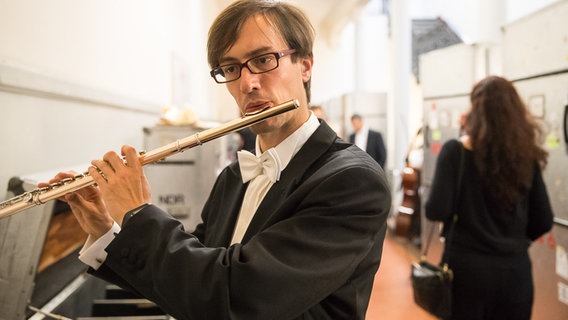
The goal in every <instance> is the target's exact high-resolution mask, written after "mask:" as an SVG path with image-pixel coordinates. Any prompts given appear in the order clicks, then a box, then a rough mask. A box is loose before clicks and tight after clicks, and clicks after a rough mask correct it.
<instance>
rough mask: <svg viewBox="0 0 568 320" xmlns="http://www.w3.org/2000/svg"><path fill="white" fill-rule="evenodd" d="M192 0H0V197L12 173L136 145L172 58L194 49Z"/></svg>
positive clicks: (161, 99) (163, 90)
mask: <svg viewBox="0 0 568 320" xmlns="http://www.w3.org/2000/svg"><path fill="white" fill-rule="evenodd" d="M191 3H192V4H191V5H188V2H186V1H181V0H178V1H174V0H170V1H149V0H148V1H138V0H124V1H118V2H117V1H111V0H101V1H73V0H53V1H37V0H0V8H1V10H0V43H1V44H2V45H1V46H0V141H1V142H2V147H3V150H4V151H3V152H2V157H1V158H0V168H2V170H1V171H0V198H1V197H4V192H3V191H1V190H5V188H6V185H7V181H8V179H9V178H10V177H12V176H21V175H29V174H30V173H35V172H39V171H42V172H43V171H48V170H55V169H64V168H69V167H74V168H75V167H76V165H80V164H87V165H88V163H89V162H90V160H92V159H94V158H100V157H102V155H103V154H104V152H106V151H107V150H110V149H112V150H119V149H120V146H121V145H123V144H132V145H134V146H136V147H138V148H141V147H142V140H143V133H142V127H144V126H152V125H154V124H155V122H156V121H158V120H159V117H160V112H161V108H162V106H164V105H167V104H170V103H171V102H172V97H173V94H172V82H173V79H174V78H173V73H172V61H173V58H172V57H173V56H174V54H181V55H186V54H187V53H188V52H190V51H191V49H192V48H194V47H191V39H190V38H191V37H190V36H187V35H185V34H183V32H181V30H194V29H197V28H196V27H193V26H192V25H191V22H192V20H190V19H187V16H188V15H189V14H190V13H193V12H195V11H194V10H192V9H194V7H192V6H193V5H197V4H199V3H200V2H198V3H195V2H193V1H192V2H191ZM197 12H201V15H202V16H205V17H207V16H208V15H203V11H202V10H197ZM173 13H176V14H177V15H176V14H173ZM183 13H185V14H183ZM197 22H198V23H199V26H200V28H203V27H202V23H201V21H197ZM173 30H180V32H173ZM183 38H185V39H186V40H187V41H183ZM196 42H197V41H196ZM204 47H205V46H204V44H198V45H197V48H200V49H196V50H204ZM195 55H198V54H195ZM187 58H191V55H190V56H189V57H187ZM200 58H201V57H200ZM199 63H200V64H206V62H205V60H204V58H203V60H202V61H200V62H199ZM191 64H192V63H191V62H188V63H187V64H186V65H184V68H186V69H183V70H181V72H183V73H186V74H192V73H191V68H190V65H191ZM177 70H180V68H178V69H177ZM191 80H192V81H193V79H191ZM195 81H197V82H200V83H204V82H203V81H202V80H195ZM203 91H204V90H203V88H201V87H199V88H197V86H196V88H195V92H191V91H190V92H191V94H190V96H191V95H192V94H195V95H197V93H199V95H202V92H203ZM206 96H207V95H206ZM203 101H204V100H199V103H204V102H203ZM204 110H209V108H204ZM85 169H86V167H85Z"/></svg>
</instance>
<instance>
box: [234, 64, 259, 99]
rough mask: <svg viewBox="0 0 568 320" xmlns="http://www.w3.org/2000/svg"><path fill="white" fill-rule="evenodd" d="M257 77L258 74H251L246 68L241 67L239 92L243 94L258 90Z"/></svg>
mask: <svg viewBox="0 0 568 320" xmlns="http://www.w3.org/2000/svg"><path fill="white" fill-rule="evenodd" d="M259 77H260V74H255V73H252V72H250V70H249V69H248V68H247V67H246V66H243V67H242V68H241V78H240V79H239V80H240V86H241V91H242V92H244V93H249V92H251V91H253V90H255V89H258V88H259Z"/></svg>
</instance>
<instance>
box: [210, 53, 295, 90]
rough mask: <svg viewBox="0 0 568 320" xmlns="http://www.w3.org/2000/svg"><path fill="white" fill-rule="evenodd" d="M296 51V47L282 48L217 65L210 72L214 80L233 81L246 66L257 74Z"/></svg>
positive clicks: (272, 67)
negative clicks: (243, 60) (281, 49)
mask: <svg viewBox="0 0 568 320" xmlns="http://www.w3.org/2000/svg"><path fill="white" fill-rule="evenodd" d="M294 52H296V49H289V50H284V51H281V52H270V53H265V54H262V55H260V56H256V57H253V58H250V59H248V60H247V61H245V62H244V63H231V64H225V65H222V66H218V67H215V68H213V70H211V72H210V74H211V77H213V79H215V82H217V83H227V82H231V81H235V80H237V79H238V78H240V77H241V70H242V69H243V68H244V67H246V68H247V69H248V70H249V71H250V73H254V74H259V73H265V72H268V71H272V70H274V69H276V68H278V66H279V65H280V64H279V62H278V61H279V60H280V58H282V57H285V56H289V55H291V54H292V53H294Z"/></svg>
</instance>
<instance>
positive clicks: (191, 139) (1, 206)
mask: <svg viewBox="0 0 568 320" xmlns="http://www.w3.org/2000/svg"><path fill="white" fill-rule="evenodd" d="M298 107H299V102H298V100H296V99H294V100H289V101H287V102H284V103H282V104H279V105H276V106H273V107H271V108H266V109H263V110H260V111H257V112H254V113H250V114H249V113H247V114H245V115H244V116H243V117H242V118H239V119H235V120H232V121H229V122H227V123H224V124H222V125H220V126H218V127H215V128H211V129H206V130H203V131H201V132H198V133H195V134H193V135H191V136H188V137H185V138H182V139H179V140H176V141H174V142H172V143H169V144H167V145H164V146H162V147H159V148H157V149H154V150H151V151H148V152H144V153H142V154H140V156H139V157H138V159H139V160H140V163H141V164H142V165H146V164H149V163H153V162H157V161H159V160H162V159H165V158H167V157H169V156H172V155H174V154H176V153H179V152H182V151H185V150H187V149H190V148H193V147H196V146H199V145H201V144H203V143H205V142H208V141H211V140H214V139H217V138H220V137H222V136H224V135H227V134H229V133H232V132H235V131H238V130H240V129H243V128H246V127H249V126H252V125H254V124H256V123H259V122H261V121H264V120H266V119H268V118H270V117H274V116H276V115H279V114H282V113H284V112H288V111H291V110H294V109H296V108H298ZM94 184H95V181H94V179H93V177H91V176H90V175H89V173H88V172H84V173H81V174H78V175H76V176H74V177H73V178H66V179H62V180H61V181H59V182H56V183H53V184H50V185H49V186H47V187H43V188H37V189H35V190H32V191H28V192H24V193H22V194H20V195H18V196H16V197H14V198H11V199H8V200H6V201H4V202H0V219H1V218H4V217H7V216H10V215H13V214H15V213H18V212H21V211H23V210H26V209H29V208H31V207H34V206H38V205H41V204H44V203H46V202H47V201H50V200H53V199H57V198H59V197H61V196H64V195H66V194H68V193H71V192H74V191H77V190H79V189H82V188H85V187H88V186H91V185H94Z"/></svg>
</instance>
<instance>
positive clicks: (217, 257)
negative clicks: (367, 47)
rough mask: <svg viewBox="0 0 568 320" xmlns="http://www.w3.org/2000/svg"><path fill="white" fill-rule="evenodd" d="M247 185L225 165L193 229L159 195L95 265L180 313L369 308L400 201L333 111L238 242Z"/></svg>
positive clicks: (313, 314) (336, 314) (330, 312)
mask: <svg viewBox="0 0 568 320" xmlns="http://www.w3.org/2000/svg"><path fill="white" fill-rule="evenodd" d="M188 178H191V177H188ZM247 185H248V184H244V185H243V183H242V180H241V174H240V171H239V167H238V164H236V163H234V164H232V165H230V166H228V167H227V168H225V169H224V171H223V172H222V173H221V174H220V176H219V177H218V179H217V181H216V183H215V185H214V187H213V190H212V192H211V195H210V197H209V199H208V201H207V203H206V204H205V207H204V209H203V213H202V217H203V223H202V224H200V225H199V226H198V227H197V229H196V230H195V231H194V232H192V233H189V232H185V231H184V230H183V227H182V225H181V224H180V223H179V222H178V221H176V220H175V219H173V218H171V217H170V216H168V214H166V213H165V212H163V211H162V210H160V209H159V208H157V207H155V206H152V205H150V206H147V207H146V208H145V209H143V210H142V211H140V212H139V213H138V214H136V215H135V216H134V217H132V218H131V219H129V220H128V221H126V222H125V223H124V224H123V228H122V230H121V232H120V233H119V234H118V235H117V236H116V238H115V240H114V241H113V242H112V243H111V244H110V245H109V246H108V247H107V249H106V251H107V252H108V256H107V258H106V261H105V263H104V264H103V265H102V266H101V267H100V268H99V269H98V270H97V271H94V270H91V272H94V273H95V275H98V276H100V277H102V278H104V279H107V280H109V281H112V282H114V283H117V284H118V285H121V286H123V287H128V288H131V289H133V290H135V291H137V292H138V293H140V294H141V295H143V296H145V297H146V298H148V299H150V300H152V301H154V302H156V303H157V304H158V305H159V306H161V307H162V309H163V310H164V311H165V312H167V313H169V314H170V315H172V316H174V317H175V318H177V319H247V320H250V319H263V320H265V319H334V320H337V319H364V318H365V312H366V309H367V305H368V301H369V297H370V294H371V288H372V285H373V279H374V276H375V273H376V271H377V269H378V266H379V262H380V258H381V253H382V244H383V239H384V237H385V231H386V223H385V222H386V218H387V215H388V213H389V209H390V202H391V196H390V194H389V187H388V185H387V182H386V179H385V175H384V173H383V170H382V169H381V168H380V167H379V166H378V165H377V163H376V162H375V161H374V160H373V159H371V157H369V155H368V154H366V153H365V152H363V151H361V150H360V149H359V148H356V147H355V146H353V145H351V144H349V143H346V142H344V141H342V140H341V139H339V138H338V137H337V135H336V134H335V133H334V132H333V130H331V129H330V128H329V127H328V126H327V125H326V124H325V123H322V124H321V125H320V126H319V127H318V129H317V130H316V132H315V133H314V134H313V135H312V136H311V137H310V138H309V140H308V141H307V142H306V143H305V144H304V146H303V147H302V148H301V149H300V151H299V152H298V153H297V154H296V155H295V156H294V158H293V159H292V160H291V162H290V163H289V165H288V166H287V167H286V169H285V170H284V171H283V172H282V174H281V177H280V180H279V181H278V182H276V183H275V184H274V185H273V186H272V188H271V189H270V190H269V192H268V194H267V195H266V197H265V198H264V200H263V201H262V203H261V204H260V206H259V208H258V210H257V211H256V214H255V216H254V218H253V219H252V222H251V224H250V226H249V227H248V230H247V232H246V234H245V236H244V238H243V241H242V243H240V244H235V245H232V246H229V243H230V239H231V236H232V233H233V229H234V227H235V222H236V220H237V216H238V214H239V210H240V207H241V202H242V199H243V196H244V193H245V190H246V188H247Z"/></svg>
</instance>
